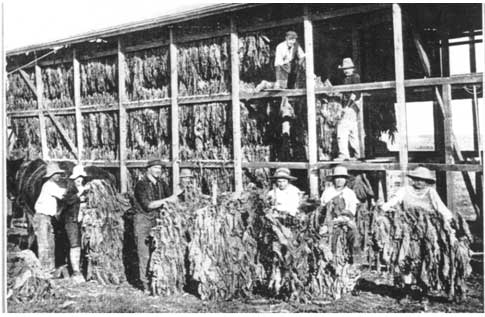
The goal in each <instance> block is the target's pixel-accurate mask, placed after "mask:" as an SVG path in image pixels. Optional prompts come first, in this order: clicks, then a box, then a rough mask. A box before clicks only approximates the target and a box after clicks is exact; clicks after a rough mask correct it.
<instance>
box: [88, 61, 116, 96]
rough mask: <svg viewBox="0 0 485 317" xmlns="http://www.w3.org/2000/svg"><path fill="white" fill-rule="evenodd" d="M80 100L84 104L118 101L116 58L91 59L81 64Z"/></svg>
mask: <svg viewBox="0 0 485 317" xmlns="http://www.w3.org/2000/svg"><path fill="white" fill-rule="evenodd" d="M81 102H82V104H84V105H100V104H104V105H111V104H116V103H117V102H118V70H117V65H116V59H115V58H113V57H108V58H104V59H92V60H89V61H87V62H86V63H82V64H81Z"/></svg>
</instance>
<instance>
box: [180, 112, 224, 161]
mask: <svg viewBox="0 0 485 317" xmlns="http://www.w3.org/2000/svg"><path fill="white" fill-rule="evenodd" d="M231 122H232V121H231V110H230V105H229V104H227V103H209V104H197V105H190V106H183V107H180V115H179V133H180V152H179V153H180V159H181V160H201V159H202V160H229V159H230V158H231V157H232V151H231V148H232V129H231V125H232V123H231Z"/></svg>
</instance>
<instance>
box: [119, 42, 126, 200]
mask: <svg viewBox="0 0 485 317" xmlns="http://www.w3.org/2000/svg"><path fill="white" fill-rule="evenodd" d="M125 75H126V74H125V45H124V43H123V40H122V39H121V38H118V105H119V120H118V122H119V142H120V145H119V151H120V153H119V156H120V187H121V192H122V193H126V192H127V191H128V170H127V168H126V129H127V124H128V121H127V115H126V108H125V106H124V102H125V100H126V90H125Z"/></svg>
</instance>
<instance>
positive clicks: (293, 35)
mask: <svg viewBox="0 0 485 317" xmlns="http://www.w3.org/2000/svg"><path fill="white" fill-rule="evenodd" d="M286 37H287V38H289V39H297V38H298V34H296V32H295V31H288V32H286Z"/></svg>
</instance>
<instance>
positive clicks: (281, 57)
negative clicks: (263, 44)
mask: <svg viewBox="0 0 485 317" xmlns="http://www.w3.org/2000/svg"><path fill="white" fill-rule="evenodd" d="M295 45H296V44H294V45H293V46H292V47H288V44H287V43H286V41H284V42H281V43H280V44H278V46H276V53H275V59H274V65H275V66H282V65H285V64H288V63H289V62H291V58H292V57H293V50H294V48H295ZM296 56H297V57H298V58H299V59H302V58H304V57H305V52H303V49H302V48H301V46H300V45H298V52H297V54H296Z"/></svg>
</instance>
